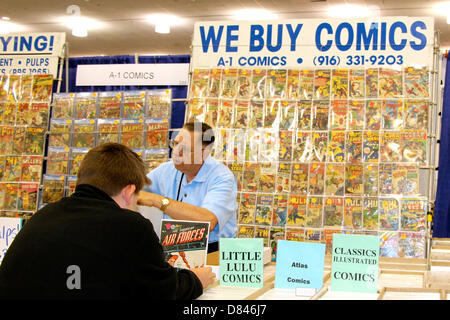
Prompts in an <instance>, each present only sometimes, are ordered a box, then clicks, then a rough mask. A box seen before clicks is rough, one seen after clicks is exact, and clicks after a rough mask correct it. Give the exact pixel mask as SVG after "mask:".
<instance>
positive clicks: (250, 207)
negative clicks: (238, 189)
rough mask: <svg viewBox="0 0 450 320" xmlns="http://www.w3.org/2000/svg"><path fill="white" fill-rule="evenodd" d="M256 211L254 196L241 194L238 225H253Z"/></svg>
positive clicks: (252, 194)
mask: <svg viewBox="0 0 450 320" xmlns="http://www.w3.org/2000/svg"><path fill="white" fill-rule="evenodd" d="M255 210H256V194H254V193H243V194H242V196H241V199H240V204H239V216H238V223H239V224H254V223H255Z"/></svg>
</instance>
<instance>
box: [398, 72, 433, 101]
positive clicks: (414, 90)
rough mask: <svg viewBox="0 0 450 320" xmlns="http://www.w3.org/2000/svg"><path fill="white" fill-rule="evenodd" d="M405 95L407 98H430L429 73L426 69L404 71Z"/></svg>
mask: <svg viewBox="0 0 450 320" xmlns="http://www.w3.org/2000/svg"><path fill="white" fill-rule="evenodd" d="M404 70H405V93H406V96H407V97H408V98H428V97H429V96H430V73H429V70H428V68H427V67H423V68H413V67H406V68H405V69H404Z"/></svg>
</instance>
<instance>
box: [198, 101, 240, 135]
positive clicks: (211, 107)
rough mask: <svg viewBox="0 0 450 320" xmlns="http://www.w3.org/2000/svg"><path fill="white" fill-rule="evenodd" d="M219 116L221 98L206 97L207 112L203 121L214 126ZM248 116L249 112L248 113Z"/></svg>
mask: <svg viewBox="0 0 450 320" xmlns="http://www.w3.org/2000/svg"><path fill="white" fill-rule="evenodd" d="M218 117H219V99H216V98H208V99H206V112H205V117H204V120H203V122H205V123H206V124H208V125H210V126H211V128H214V127H215V126H216V125H217V118H218ZM247 117H248V114H247Z"/></svg>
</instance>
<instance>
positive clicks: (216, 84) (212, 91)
mask: <svg viewBox="0 0 450 320" xmlns="http://www.w3.org/2000/svg"><path fill="white" fill-rule="evenodd" d="M221 84H222V69H211V70H210V73H209V85H208V97H212V98H218V97H219V95H220V88H221Z"/></svg>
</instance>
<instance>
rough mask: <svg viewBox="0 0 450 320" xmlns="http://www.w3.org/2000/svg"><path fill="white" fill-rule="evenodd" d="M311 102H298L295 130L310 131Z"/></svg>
mask: <svg viewBox="0 0 450 320" xmlns="http://www.w3.org/2000/svg"><path fill="white" fill-rule="evenodd" d="M311 114H312V100H300V101H298V102H297V128H298V129H299V130H311Z"/></svg>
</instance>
